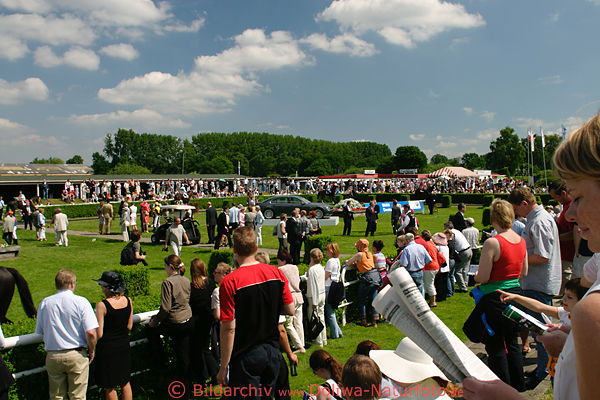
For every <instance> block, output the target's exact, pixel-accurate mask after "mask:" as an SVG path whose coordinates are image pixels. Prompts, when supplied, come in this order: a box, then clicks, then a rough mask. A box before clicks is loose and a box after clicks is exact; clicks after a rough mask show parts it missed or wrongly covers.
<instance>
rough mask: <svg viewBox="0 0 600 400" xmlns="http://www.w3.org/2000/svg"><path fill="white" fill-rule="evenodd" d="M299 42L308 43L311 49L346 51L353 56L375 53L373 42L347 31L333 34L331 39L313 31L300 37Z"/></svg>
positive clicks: (365, 55)
mask: <svg viewBox="0 0 600 400" xmlns="http://www.w3.org/2000/svg"><path fill="white" fill-rule="evenodd" d="M300 42H302V43H307V44H309V45H310V47H311V48H313V49H318V50H323V51H326V52H330V53H346V54H349V55H351V56H353V57H370V56H372V55H374V54H376V53H377V50H376V49H375V46H374V45H373V44H371V43H368V42H365V41H364V40H362V39H359V38H357V37H356V36H355V35H353V34H351V33H348V32H346V33H343V34H341V35H337V36H334V37H333V38H331V39H329V38H328V37H327V35H324V34H322V33H313V34H312V35H310V36H308V37H306V38H304V39H301V40H300Z"/></svg>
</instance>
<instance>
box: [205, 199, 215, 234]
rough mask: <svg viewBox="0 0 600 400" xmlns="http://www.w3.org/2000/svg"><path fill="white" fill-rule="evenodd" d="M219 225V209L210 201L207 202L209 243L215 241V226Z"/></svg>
mask: <svg viewBox="0 0 600 400" xmlns="http://www.w3.org/2000/svg"><path fill="white" fill-rule="evenodd" d="M216 226H217V210H216V209H215V208H214V207H213V206H212V204H211V202H210V201H209V202H208V203H206V229H207V231H208V243H209V244H213V243H214V242H215V227H216Z"/></svg>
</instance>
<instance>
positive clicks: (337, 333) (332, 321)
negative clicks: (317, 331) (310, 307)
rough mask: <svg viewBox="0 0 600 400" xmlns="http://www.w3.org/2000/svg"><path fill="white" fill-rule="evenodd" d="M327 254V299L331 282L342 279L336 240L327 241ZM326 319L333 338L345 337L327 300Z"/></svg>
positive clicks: (338, 248)
mask: <svg viewBox="0 0 600 400" xmlns="http://www.w3.org/2000/svg"><path fill="white" fill-rule="evenodd" d="M325 254H326V255H327V257H329V260H327V263H325V298H326V299H327V298H328V297H329V289H331V282H339V281H340V280H341V279H342V277H341V274H340V272H341V265H340V259H339V257H340V247H339V246H338V244H337V243H336V242H331V243H327V245H326V246H325ZM325 319H326V322H327V326H328V327H329V336H331V338H332V339H338V338H342V337H344V335H343V334H342V330H341V329H340V326H339V325H338V322H337V317H336V316H335V310H334V309H333V307H332V306H331V304H329V301H327V300H325Z"/></svg>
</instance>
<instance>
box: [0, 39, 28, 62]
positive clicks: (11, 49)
mask: <svg viewBox="0 0 600 400" xmlns="http://www.w3.org/2000/svg"><path fill="white" fill-rule="evenodd" d="M27 53H29V48H28V47H27V45H26V44H25V43H24V42H23V41H22V40H20V39H17V38H14V37H11V36H6V37H3V38H2V40H0V58H5V59H7V60H9V61H15V60H18V59H19V58H23V57H25V55H26V54H27Z"/></svg>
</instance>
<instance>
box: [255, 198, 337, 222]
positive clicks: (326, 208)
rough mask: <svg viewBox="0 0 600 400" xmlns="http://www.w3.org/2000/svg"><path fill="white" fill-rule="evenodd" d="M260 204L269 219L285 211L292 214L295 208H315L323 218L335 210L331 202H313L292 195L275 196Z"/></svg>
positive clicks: (318, 216) (319, 216)
mask: <svg viewBox="0 0 600 400" xmlns="http://www.w3.org/2000/svg"><path fill="white" fill-rule="evenodd" d="M258 205H259V206H260V209H261V211H262V213H263V215H264V216H265V218H267V219H271V218H276V217H279V216H280V215H281V214H284V213H285V214H288V215H290V214H291V213H292V210H294V208H299V209H301V210H306V211H307V212H308V211H313V210H314V211H315V212H316V213H317V218H323V217H324V216H326V215H331V213H332V212H333V207H332V206H330V205H329V204H324V203H313V202H311V201H308V200H307V199H305V198H304V197H300V196H291V195H284V196H273V197H271V198H269V199H267V200H264V201H261V202H260V203H258Z"/></svg>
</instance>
